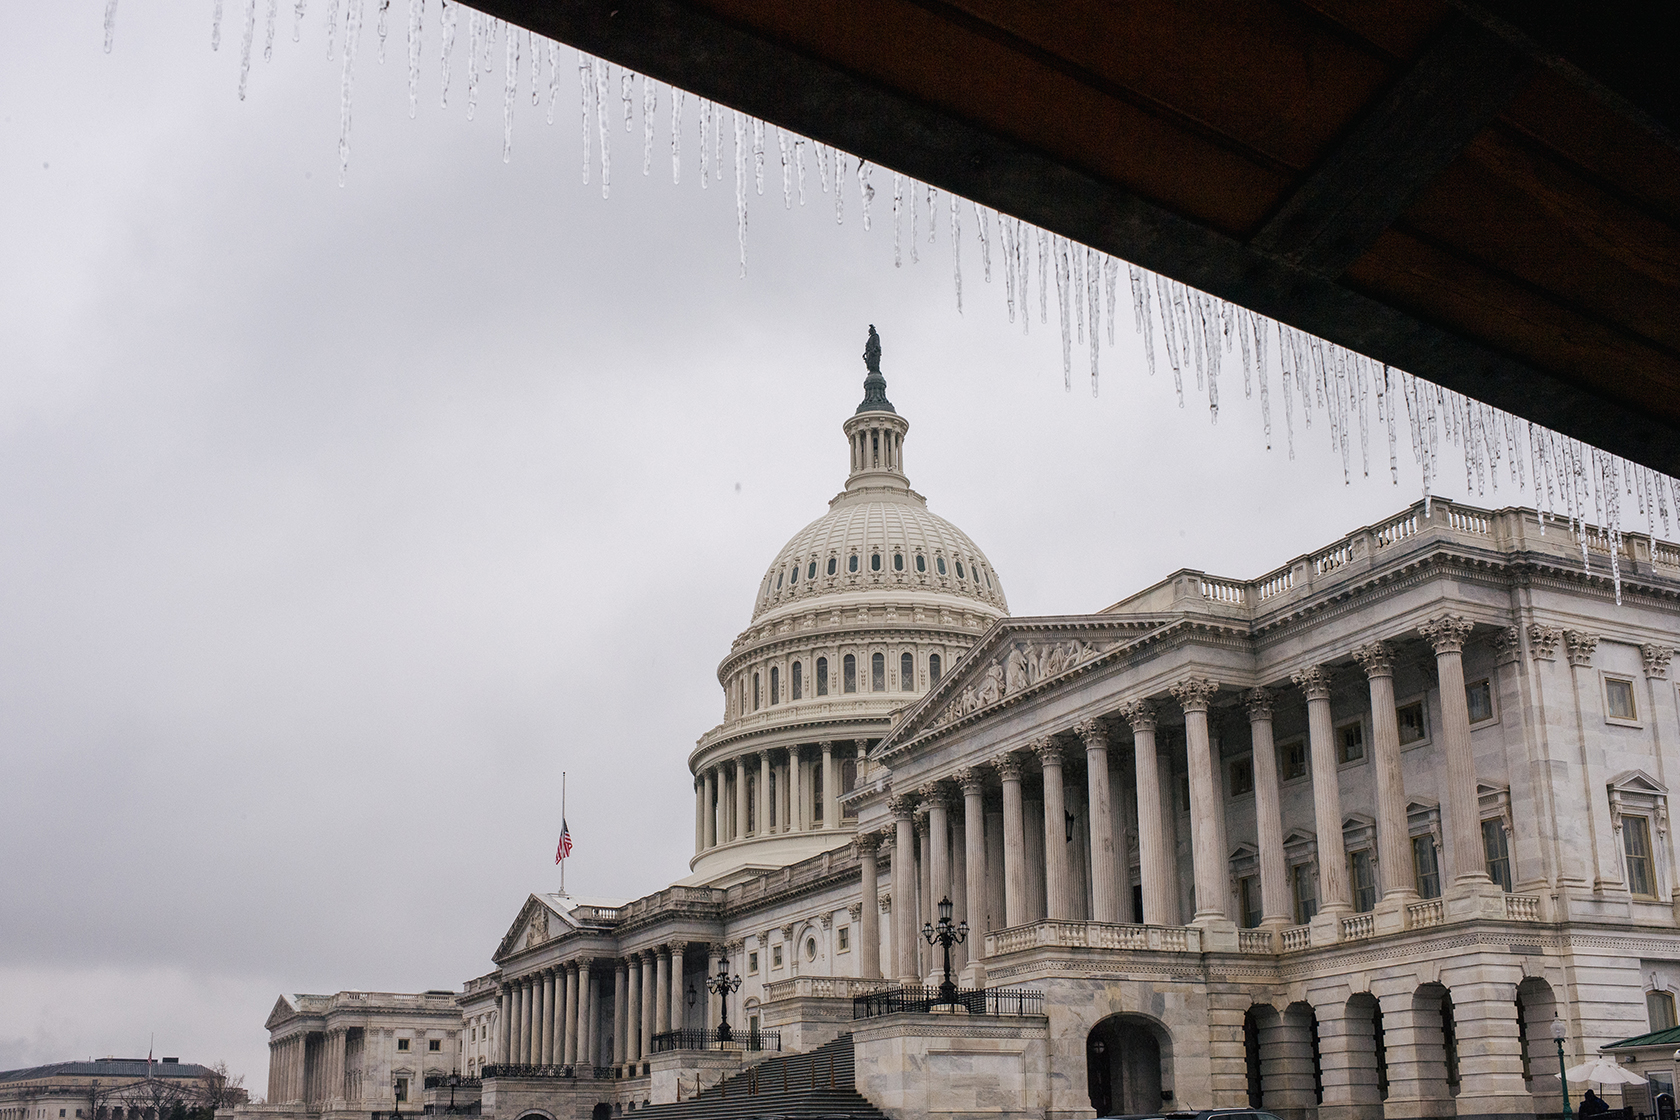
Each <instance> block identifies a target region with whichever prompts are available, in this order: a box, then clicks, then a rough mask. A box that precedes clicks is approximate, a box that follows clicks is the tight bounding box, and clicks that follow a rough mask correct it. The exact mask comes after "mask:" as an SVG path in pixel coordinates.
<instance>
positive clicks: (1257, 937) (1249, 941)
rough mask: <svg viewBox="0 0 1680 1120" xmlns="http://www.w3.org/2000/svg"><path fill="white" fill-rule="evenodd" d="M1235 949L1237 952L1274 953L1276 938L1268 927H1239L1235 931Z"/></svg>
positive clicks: (1275, 950)
mask: <svg viewBox="0 0 1680 1120" xmlns="http://www.w3.org/2000/svg"><path fill="white" fill-rule="evenodd" d="M1237 951H1238V952H1239V953H1275V952H1277V939H1276V938H1275V937H1274V936H1273V935H1272V931H1271V930H1269V929H1239V930H1238V931H1237Z"/></svg>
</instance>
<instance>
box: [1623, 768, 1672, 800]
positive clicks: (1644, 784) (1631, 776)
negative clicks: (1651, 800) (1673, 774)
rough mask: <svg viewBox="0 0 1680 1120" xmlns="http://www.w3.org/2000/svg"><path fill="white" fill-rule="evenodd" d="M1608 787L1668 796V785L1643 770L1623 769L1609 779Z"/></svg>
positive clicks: (1629, 791) (1628, 791) (1626, 791)
mask: <svg viewBox="0 0 1680 1120" xmlns="http://www.w3.org/2000/svg"><path fill="white" fill-rule="evenodd" d="M1609 785H1610V788H1611V789H1613V790H1616V791H1618V792H1620V793H1643V794H1648V795H1653V796H1656V795H1660V796H1663V797H1666V796H1668V787H1667V786H1665V785H1663V784H1662V783H1661V782H1659V781H1657V779H1655V778H1653V777H1651V775H1649V774H1647V773H1645V771H1643V770H1624V771H1622V772H1621V773H1620V774H1617V775H1616V776H1615V777H1614V778H1611V779H1610V782H1609Z"/></svg>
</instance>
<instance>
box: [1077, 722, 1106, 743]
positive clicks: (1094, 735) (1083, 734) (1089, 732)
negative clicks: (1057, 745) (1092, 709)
mask: <svg viewBox="0 0 1680 1120" xmlns="http://www.w3.org/2000/svg"><path fill="white" fill-rule="evenodd" d="M1073 733H1074V734H1075V735H1077V736H1079V741H1080V742H1082V743H1084V744H1085V749H1086V750H1093V749H1095V748H1097V747H1106V746H1108V728H1107V727H1105V726H1104V725H1103V722H1102V720H1100V719H1082V720H1080V721H1079V722H1078V723H1076V724H1074V725H1073Z"/></svg>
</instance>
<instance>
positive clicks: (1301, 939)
mask: <svg viewBox="0 0 1680 1120" xmlns="http://www.w3.org/2000/svg"><path fill="white" fill-rule="evenodd" d="M1280 940H1281V941H1282V942H1283V951H1284V952H1286V953H1293V952H1296V951H1297V950H1300V949H1305V948H1307V947H1308V946H1309V945H1311V944H1312V927H1311V926H1291V927H1289V928H1288V929H1286V930H1284V931H1283V933H1282V934H1281V935H1280Z"/></svg>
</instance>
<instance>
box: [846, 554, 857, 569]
mask: <svg viewBox="0 0 1680 1120" xmlns="http://www.w3.org/2000/svg"><path fill="white" fill-rule="evenodd" d="M857 569H858V563H857V553H855V552H854V553H852V554H851V555H850V556H848V557H846V570H847V571H848V572H855V571H857Z"/></svg>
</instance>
